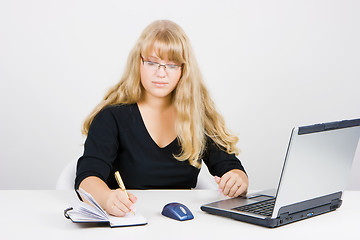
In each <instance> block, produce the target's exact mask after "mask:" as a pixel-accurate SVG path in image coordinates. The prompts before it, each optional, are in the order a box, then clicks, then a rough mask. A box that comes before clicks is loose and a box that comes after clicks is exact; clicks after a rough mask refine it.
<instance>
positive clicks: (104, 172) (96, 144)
mask: <svg viewBox="0 0 360 240" xmlns="http://www.w3.org/2000/svg"><path fill="white" fill-rule="evenodd" d="M118 147H119V138H118V127H117V124H116V121H115V118H114V116H113V114H112V112H111V110H110V109H106V108H105V109H103V110H102V111H100V112H99V113H98V114H97V115H96V116H95V118H94V119H93V122H92V123H91V125H90V128H89V132H88V136H87V138H86V141H85V145H84V154H83V156H82V157H80V159H79V161H78V164H77V171H76V179H75V189H78V188H79V185H80V183H81V181H82V180H84V179H85V178H87V177H89V176H96V177H99V178H100V179H102V180H103V181H104V182H106V179H108V177H109V174H110V170H111V168H112V165H113V162H114V160H115V159H116V155H117V151H118Z"/></svg>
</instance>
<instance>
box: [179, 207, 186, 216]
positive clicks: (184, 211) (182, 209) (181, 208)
mask: <svg viewBox="0 0 360 240" xmlns="http://www.w3.org/2000/svg"><path fill="white" fill-rule="evenodd" d="M180 210H181V211H182V212H183V213H184V214H186V210H185V208H183V207H181V206H180Z"/></svg>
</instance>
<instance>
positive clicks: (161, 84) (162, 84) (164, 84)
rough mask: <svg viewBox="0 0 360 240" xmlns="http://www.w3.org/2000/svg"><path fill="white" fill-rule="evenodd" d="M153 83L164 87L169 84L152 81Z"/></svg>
mask: <svg viewBox="0 0 360 240" xmlns="http://www.w3.org/2000/svg"><path fill="white" fill-rule="evenodd" d="M152 83H153V84H154V85H155V86H157V87H164V86H166V85H167V84H168V83H167V82H152Z"/></svg>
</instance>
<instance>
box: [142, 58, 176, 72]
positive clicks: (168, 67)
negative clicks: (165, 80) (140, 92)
mask: <svg viewBox="0 0 360 240" xmlns="http://www.w3.org/2000/svg"><path fill="white" fill-rule="evenodd" d="M140 57H141V60H142V62H143V65H144V67H146V68H147V69H149V70H152V71H156V70H158V69H160V67H164V70H165V71H166V72H168V73H173V72H177V71H178V70H179V69H181V68H182V66H183V65H176V64H160V63H158V62H154V61H145V60H144V58H143V57H142V56H141V55H140Z"/></svg>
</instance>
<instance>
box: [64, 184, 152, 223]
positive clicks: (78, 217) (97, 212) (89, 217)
mask: <svg viewBox="0 0 360 240" xmlns="http://www.w3.org/2000/svg"><path fill="white" fill-rule="evenodd" d="M77 192H78V193H79V194H80V196H81V197H82V198H83V199H84V200H86V201H88V202H89V203H90V205H89V204H87V203H85V202H81V201H77V202H75V203H73V204H72V205H73V206H72V207H70V208H67V209H65V211H64V215H65V217H66V218H68V219H70V220H71V221H72V222H74V223H91V222H94V223H100V222H105V223H109V225H110V227H125V226H136V225H145V224H147V221H146V219H145V218H144V217H143V216H142V215H141V214H140V213H137V212H135V214H133V213H128V214H126V216H124V217H114V216H111V215H109V214H108V213H106V212H105V210H104V209H102V208H101V207H100V205H99V204H98V203H97V202H96V201H95V199H94V198H93V197H92V196H91V195H90V194H89V193H87V192H85V191H84V190H83V189H80V190H78V191H77Z"/></svg>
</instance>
